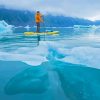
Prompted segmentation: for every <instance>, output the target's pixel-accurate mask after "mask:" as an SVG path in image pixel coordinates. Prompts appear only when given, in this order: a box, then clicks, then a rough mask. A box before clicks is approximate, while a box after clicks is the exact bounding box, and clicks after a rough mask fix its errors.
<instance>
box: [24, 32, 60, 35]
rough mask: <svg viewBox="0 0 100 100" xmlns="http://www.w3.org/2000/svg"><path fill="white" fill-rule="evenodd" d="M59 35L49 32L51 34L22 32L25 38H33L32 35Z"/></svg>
mask: <svg viewBox="0 0 100 100" xmlns="http://www.w3.org/2000/svg"><path fill="white" fill-rule="evenodd" d="M56 34H59V31H51V32H40V33H37V32H24V35H25V36H34V35H56Z"/></svg>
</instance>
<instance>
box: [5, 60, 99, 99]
mask: <svg viewBox="0 0 100 100" xmlns="http://www.w3.org/2000/svg"><path fill="white" fill-rule="evenodd" d="M99 76H100V70H97V69H93V68H89V67H86V66H84V65H80V64H71V63H65V62H61V61H54V62H44V63H42V64H41V65H39V66H34V67H31V68H28V69H26V70H24V71H22V72H20V73H19V74H17V75H15V76H14V77H13V78H12V79H10V80H9V82H8V83H7V84H6V86H5V93H6V94H9V95H14V94H19V93H21V94H22V93H29V94H39V95H40V93H42V94H44V95H43V97H44V98H45V99H42V100H51V98H52V100H61V98H62V100H95V99H96V100H100V95H99V94H100V93H99V91H100V85H99V84H100V78H99ZM48 96H49V97H51V98H48ZM67 98H68V99H67ZM33 99H34V98H33ZM40 99H41V98H40V97H39V99H34V100H40Z"/></svg>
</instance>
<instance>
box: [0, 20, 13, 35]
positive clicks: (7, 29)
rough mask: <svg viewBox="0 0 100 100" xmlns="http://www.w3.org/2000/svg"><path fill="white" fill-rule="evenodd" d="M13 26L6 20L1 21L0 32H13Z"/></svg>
mask: <svg viewBox="0 0 100 100" xmlns="http://www.w3.org/2000/svg"><path fill="white" fill-rule="evenodd" d="M12 28H13V26H12V25H8V24H7V23H6V22H5V21H4V20H2V21H0V34H1V33H10V32H13V31H12Z"/></svg>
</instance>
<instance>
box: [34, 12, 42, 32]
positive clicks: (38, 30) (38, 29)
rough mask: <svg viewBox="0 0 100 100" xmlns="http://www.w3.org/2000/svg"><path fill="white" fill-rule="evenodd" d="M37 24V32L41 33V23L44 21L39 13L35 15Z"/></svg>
mask: <svg viewBox="0 0 100 100" xmlns="http://www.w3.org/2000/svg"><path fill="white" fill-rule="evenodd" d="M35 22H36V26H37V28H36V32H37V33H39V32H40V23H41V22H43V19H42V15H41V13H40V12H39V11H37V12H36V14H35Z"/></svg>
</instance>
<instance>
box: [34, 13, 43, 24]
mask: <svg viewBox="0 0 100 100" xmlns="http://www.w3.org/2000/svg"><path fill="white" fill-rule="evenodd" d="M35 21H36V23H40V22H42V21H43V20H42V15H41V14H40V13H38V14H36V15H35Z"/></svg>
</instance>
